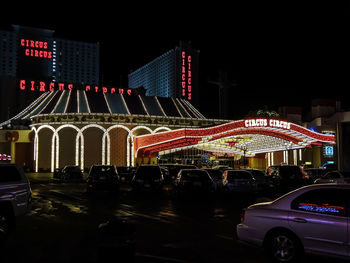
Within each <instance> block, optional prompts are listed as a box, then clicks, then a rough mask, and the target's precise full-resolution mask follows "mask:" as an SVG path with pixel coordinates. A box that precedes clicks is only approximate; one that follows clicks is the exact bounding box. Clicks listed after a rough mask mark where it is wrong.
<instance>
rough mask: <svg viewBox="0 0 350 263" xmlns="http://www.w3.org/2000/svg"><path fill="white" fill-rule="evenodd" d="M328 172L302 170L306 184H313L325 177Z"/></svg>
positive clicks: (322, 169) (317, 169)
mask: <svg viewBox="0 0 350 263" xmlns="http://www.w3.org/2000/svg"><path fill="white" fill-rule="evenodd" d="M328 171H329V170H327V169H324V168H307V169H304V172H305V173H306V177H305V179H306V181H307V183H314V182H315V180H316V179H318V178H321V177H322V176H323V175H325V174H326V173H327V172H328Z"/></svg>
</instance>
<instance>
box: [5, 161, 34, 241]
mask: <svg viewBox="0 0 350 263" xmlns="http://www.w3.org/2000/svg"><path fill="white" fill-rule="evenodd" d="M0 175H1V176H0V240H1V239H3V238H4V237H5V236H6V235H7V233H8V232H9V231H10V230H11V229H12V227H13V226H14V225H15V218H16V217H17V216H20V215H23V214H25V213H26V212H28V211H29V209H30V203H31V199H32V190H31V187H30V183H29V180H28V178H27V177H26V175H25V174H24V172H23V170H22V168H21V167H20V166H17V165H15V164H0Z"/></svg>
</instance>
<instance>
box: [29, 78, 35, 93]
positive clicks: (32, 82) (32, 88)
mask: <svg viewBox="0 0 350 263" xmlns="http://www.w3.org/2000/svg"><path fill="white" fill-rule="evenodd" d="M30 83H31V84H32V86H31V87H30V90H31V91H34V90H35V89H34V84H35V82H34V81H33V80H32V81H31V82H30Z"/></svg>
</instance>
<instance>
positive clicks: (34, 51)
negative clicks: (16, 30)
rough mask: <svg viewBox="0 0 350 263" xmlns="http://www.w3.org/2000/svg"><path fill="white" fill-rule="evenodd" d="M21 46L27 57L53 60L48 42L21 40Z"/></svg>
mask: <svg viewBox="0 0 350 263" xmlns="http://www.w3.org/2000/svg"><path fill="white" fill-rule="evenodd" d="M20 45H21V47H23V48H24V55H26V56H27V57H37V58H47V59H52V51H49V50H48V44H47V42H46V41H38V40H31V39H24V38H22V39H21V40H20Z"/></svg>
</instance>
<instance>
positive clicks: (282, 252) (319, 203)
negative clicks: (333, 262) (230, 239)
mask: <svg viewBox="0 0 350 263" xmlns="http://www.w3.org/2000/svg"><path fill="white" fill-rule="evenodd" d="M349 196H350V185H349V184H314V185H308V186H304V187H301V188H299V189H297V190H294V191H292V192H290V193H288V194H285V195H283V196H282V197H280V198H278V199H276V200H274V201H272V202H265V203H258V204H254V205H251V206H249V207H248V208H247V209H245V210H244V211H243V212H242V217H241V223H240V224H238V225H237V237H238V239H239V240H241V241H244V242H248V243H251V244H254V245H257V246H260V247H264V248H265V249H266V251H267V252H268V254H269V255H270V256H271V257H272V258H273V259H274V260H276V261H279V262H291V261H297V260H298V259H299V258H300V257H301V256H302V254H303V253H304V252H306V253H311V254H318V255H327V256H334V257H340V258H347V259H349V247H348V246H347V245H346V244H348V239H349V233H350V231H349V230H348V228H349V227H348V225H349V224H350V223H349V214H348V212H347V211H348V209H349Z"/></svg>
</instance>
